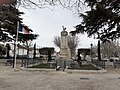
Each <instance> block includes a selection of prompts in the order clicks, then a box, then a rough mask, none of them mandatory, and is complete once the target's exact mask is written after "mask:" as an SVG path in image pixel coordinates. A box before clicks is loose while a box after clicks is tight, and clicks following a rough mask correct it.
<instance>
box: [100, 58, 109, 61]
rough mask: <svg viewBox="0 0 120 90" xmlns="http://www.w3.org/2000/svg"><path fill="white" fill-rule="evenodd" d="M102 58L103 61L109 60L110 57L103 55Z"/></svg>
mask: <svg viewBox="0 0 120 90" xmlns="http://www.w3.org/2000/svg"><path fill="white" fill-rule="evenodd" d="M101 60H102V61H109V59H108V57H103V58H102V59H101Z"/></svg>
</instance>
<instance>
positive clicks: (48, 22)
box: [20, 7, 97, 48]
mask: <svg viewBox="0 0 120 90" xmlns="http://www.w3.org/2000/svg"><path fill="white" fill-rule="evenodd" d="M20 11H23V12H24V13H25V14H24V15H23V16H22V17H23V23H24V24H25V25H27V26H29V28H31V29H32V30H33V31H34V32H33V33H36V34H39V37H38V39H37V40H35V41H34V42H36V44H37V46H39V47H55V45H54V43H53V39H54V36H58V35H59V36H60V32H61V31H62V26H65V27H66V30H67V31H68V33H69V32H70V31H71V30H74V27H73V26H75V25H77V24H79V23H80V21H81V20H80V18H78V16H77V15H75V14H73V12H71V11H68V10H65V9H63V8H61V7H55V8H54V10H50V9H48V8H45V9H29V10H28V9H24V8H20ZM79 39H80V43H79V46H78V48H81V47H82V48H83V47H84V48H89V47H90V44H91V43H93V44H96V43H97V40H94V39H93V38H87V36H86V35H79Z"/></svg>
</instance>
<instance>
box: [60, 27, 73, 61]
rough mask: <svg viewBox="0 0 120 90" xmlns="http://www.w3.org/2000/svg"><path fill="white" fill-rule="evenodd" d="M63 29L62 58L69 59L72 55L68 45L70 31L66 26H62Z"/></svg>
mask: <svg viewBox="0 0 120 90" xmlns="http://www.w3.org/2000/svg"><path fill="white" fill-rule="evenodd" d="M62 28H63V31H62V32H61V39H60V58H63V59H68V58H71V56H70V49H69V47H68V32H67V31H66V27H64V26H62Z"/></svg>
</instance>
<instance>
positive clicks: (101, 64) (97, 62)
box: [91, 60, 105, 69]
mask: <svg viewBox="0 0 120 90" xmlns="http://www.w3.org/2000/svg"><path fill="white" fill-rule="evenodd" d="M91 63H92V64H93V65H95V66H96V67H97V68H99V69H105V61H102V60H92V61H91Z"/></svg>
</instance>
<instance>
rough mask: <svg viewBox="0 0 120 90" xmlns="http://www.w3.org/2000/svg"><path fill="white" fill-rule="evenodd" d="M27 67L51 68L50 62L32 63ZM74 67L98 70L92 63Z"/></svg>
mask: <svg viewBox="0 0 120 90" xmlns="http://www.w3.org/2000/svg"><path fill="white" fill-rule="evenodd" d="M29 68H45V69H51V68H50V64H48V63H45V64H38V65H34V66H32V67H29ZM70 69H72V68H70ZM74 69H78V70H99V69H97V68H96V67H94V66H92V65H90V64H89V65H82V66H81V67H78V68H74Z"/></svg>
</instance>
